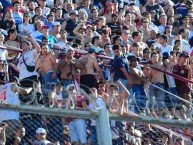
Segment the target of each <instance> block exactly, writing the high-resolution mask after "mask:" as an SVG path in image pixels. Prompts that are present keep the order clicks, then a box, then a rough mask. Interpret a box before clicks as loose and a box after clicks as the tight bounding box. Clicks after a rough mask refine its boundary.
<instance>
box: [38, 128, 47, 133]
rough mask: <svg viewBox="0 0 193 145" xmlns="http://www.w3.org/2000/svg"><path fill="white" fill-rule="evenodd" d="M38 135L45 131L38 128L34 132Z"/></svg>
mask: <svg viewBox="0 0 193 145" xmlns="http://www.w3.org/2000/svg"><path fill="white" fill-rule="evenodd" d="M39 133H46V130H45V129H44V128H38V129H37V130H36V134H39Z"/></svg>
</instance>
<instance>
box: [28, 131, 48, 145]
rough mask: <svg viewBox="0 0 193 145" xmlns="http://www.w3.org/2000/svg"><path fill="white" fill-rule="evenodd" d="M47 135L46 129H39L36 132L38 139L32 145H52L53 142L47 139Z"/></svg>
mask: <svg viewBox="0 0 193 145" xmlns="http://www.w3.org/2000/svg"><path fill="white" fill-rule="evenodd" d="M46 135H47V133H46V130H45V129H44V128H38V129H37V130H36V138H37V139H36V140H35V141H34V142H33V143H32V145H37V144H41V145H42V144H45V145H46V144H50V143H51V142H50V141H48V140H47V139H46Z"/></svg>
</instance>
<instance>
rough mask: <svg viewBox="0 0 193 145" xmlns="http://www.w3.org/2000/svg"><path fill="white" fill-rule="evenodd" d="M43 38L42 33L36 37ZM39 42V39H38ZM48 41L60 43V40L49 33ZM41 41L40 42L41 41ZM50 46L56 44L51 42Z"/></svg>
mask: <svg viewBox="0 0 193 145" xmlns="http://www.w3.org/2000/svg"><path fill="white" fill-rule="evenodd" d="M42 38H43V35H40V36H37V37H36V39H40V40H42ZM38 42H39V41H38ZM48 42H50V43H58V40H57V39H56V38H55V37H54V36H52V35H49V36H48ZM39 43H40V42H39ZM48 46H49V47H50V48H53V47H54V45H53V44H49V45H48Z"/></svg>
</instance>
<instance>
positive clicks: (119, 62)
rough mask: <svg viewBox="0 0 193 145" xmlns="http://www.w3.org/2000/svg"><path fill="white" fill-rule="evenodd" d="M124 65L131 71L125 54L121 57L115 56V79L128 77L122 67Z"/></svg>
mask: <svg viewBox="0 0 193 145" xmlns="http://www.w3.org/2000/svg"><path fill="white" fill-rule="evenodd" d="M122 67H124V68H125V69H126V71H127V72H128V73H129V62H128V60H127V58H126V57H125V55H123V56H121V57H117V56H115V58H114V81H118V80H119V79H120V78H121V79H127V78H126V77H125V75H124V74H123V72H122V71H121V70H120V68H122Z"/></svg>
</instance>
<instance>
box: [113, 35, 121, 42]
mask: <svg viewBox="0 0 193 145" xmlns="http://www.w3.org/2000/svg"><path fill="white" fill-rule="evenodd" d="M120 37H121V36H120V35H116V36H115V37H113V43H114V44H115V43H116V41H117V40H119V38H120Z"/></svg>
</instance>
